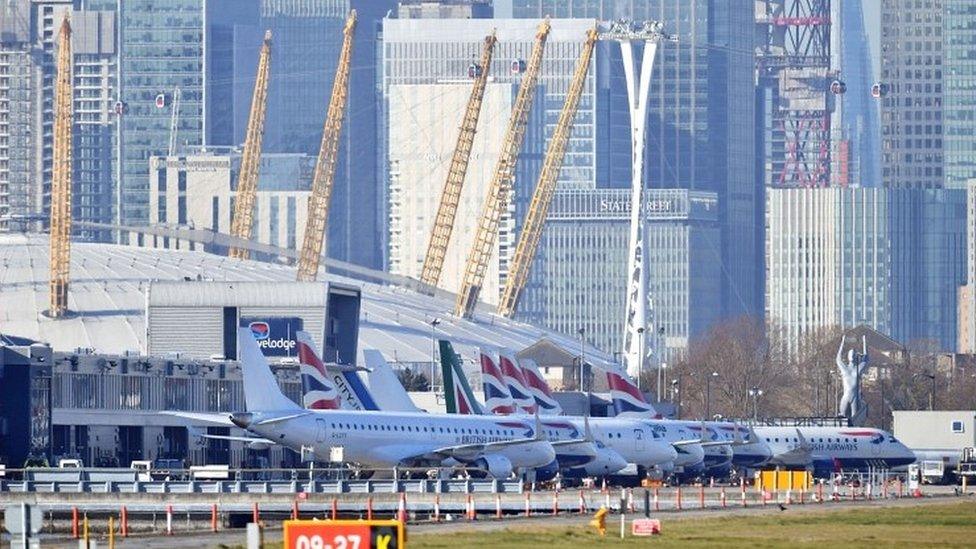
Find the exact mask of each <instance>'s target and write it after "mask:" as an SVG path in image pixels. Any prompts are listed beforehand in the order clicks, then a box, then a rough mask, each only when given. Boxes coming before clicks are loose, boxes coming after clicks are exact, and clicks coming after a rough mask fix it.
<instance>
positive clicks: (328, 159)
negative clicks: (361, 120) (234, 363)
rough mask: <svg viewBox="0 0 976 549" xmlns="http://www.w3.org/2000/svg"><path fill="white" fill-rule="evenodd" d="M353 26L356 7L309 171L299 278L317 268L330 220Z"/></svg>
mask: <svg viewBox="0 0 976 549" xmlns="http://www.w3.org/2000/svg"><path fill="white" fill-rule="evenodd" d="M355 29H356V10H352V11H350V12H349V17H348V18H347V19H346V26H345V28H344V29H343V31H342V32H343V35H344V36H343V39H342V51H341V52H340V53H339V66H338V67H337V68H336V76H335V81H334V82H333V83H332V97H331V99H330V100H329V111H328V114H327V115H326V117H325V127H324V128H323V129H322V145H321V147H319V156H318V159H317V160H316V162H315V172H314V174H313V175H312V195H311V196H310V197H309V199H308V220H307V221H306V222H305V237H304V238H303V240H302V251H301V254H299V256H298V280H299V281H300V282H311V281H314V280H315V277H316V276H317V275H318V272H319V260H320V259H321V257H322V241H323V239H324V238H325V228H326V227H327V226H328V222H329V201H330V200H331V198H332V182H333V179H334V178H335V166H336V157H337V156H338V154H339V134H340V133H341V132H342V120H343V118H344V117H345V111H346V99H347V96H348V94H349V62H350V58H351V56H352V35H353V31H354V30H355Z"/></svg>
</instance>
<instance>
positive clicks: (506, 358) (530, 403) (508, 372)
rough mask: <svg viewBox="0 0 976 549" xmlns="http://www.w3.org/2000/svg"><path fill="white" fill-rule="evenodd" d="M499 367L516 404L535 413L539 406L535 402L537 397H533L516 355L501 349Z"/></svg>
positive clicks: (524, 410) (527, 411)
mask: <svg viewBox="0 0 976 549" xmlns="http://www.w3.org/2000/svg"><path fill="white" fill-rule="evenodd" d="M498 369H499V370H501V372H502V378H503V380H504V381H505V385H507V386H508V392H509V393H510V394H511V395H512V400H514V401H515V405H516V406H518V408H519V409H520V410H521V411H522V412H524V413H526V414H530V415H531V414H534V413H535V412H536V410H537V409H538V406H536V404H535V399H534V398H532V393H531V392H529V388H528V386H527V385H526V381H525V376H523V375H522V368H520V367H519V365H518V359H517V358H516V357H515V355H514V354H512V353H509V352H506V351H499V353H498Z"/></svg>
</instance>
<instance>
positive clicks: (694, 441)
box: [671, 438, 704, 446]
mask: <svg viewBox="0 0 976 549" xmlns="http://www.w3.org/2000/svg"><path fill="white" fill-rule="evenodd" d="M701 443H702V441H701V439H700V438H689V439H688V440H679V441H676V442H672V443H671V446H692V445H695V444H701ZM702 446H704V444H702Z"/></svg>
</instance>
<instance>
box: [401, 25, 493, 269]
mask: <svg viewBox="0 0 976 549" xmlns="http://www.w3.org/2000/svg"><path fill="white" fill-rule="evenodd" d="M496 42H497V40H496V38H495V31H492V32H491V34H490V35H488V36H486V37H485V42H484V45H483V47H482V49H481V64H480V65H476V66H473V67H472V68H473V70H469V74H471V76H472V77H473V78H474V86H473V87H472V88H471V96H470V97H469V98H468V106H467V109H465V111H464V118H463V119H462V121H461V132H460V133H459V134H458V139H457V145H455V147H454V155H453V156H452V157H451V165H450V167H449V168H448V170H447V180H446V181H445V182H444V188H443V190H442V191H441V199H440V205H438V207H437V216H436V217H435V218H434V228H433V229H432V230H431V232H430V241H429V243H428V244H427V255H426V256H425V257H424V266H423V270H422V271H421V273H420V281H421V282H423V283H425V284H429V285H430V286H437V283H438V282H439V281H440V278H441V269H442V268H443V266H444V257H445V256H446V255H447V245H448V244H449V243H450V242H451V232H452V231H453V230H454V217H455V215H456V214H457V208H458V203H459V202H460V200H461V190H462V189H463V188H464V176H465V174H466V173H467V171H468V158H469V157H470V156H471V147H472V145H474V134H475V130H476V129H477V127H478V116H479V115H480V114H481V102H482V100H483V99H484V96H485V85H486V84H487V83H488V73H489V72H491V71H490V69H491V57H492V54H493V53H494V51H495V43H496Z"/></svg>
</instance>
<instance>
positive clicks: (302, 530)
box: [284, 520, 404, 549]
mask: <svg viewBox="0 0 976 549" xmlns="http://www.w3.org/2000/svg"><path fill="white" fill-rule="evenodd" d="M284 534H285V535H284V549H403V547H404V539H403V523H401V522H400V521H397V520H286V521H285V531H284Z"/></svg>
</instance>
